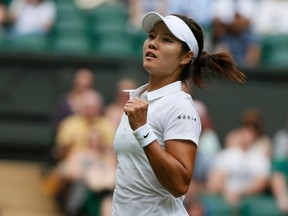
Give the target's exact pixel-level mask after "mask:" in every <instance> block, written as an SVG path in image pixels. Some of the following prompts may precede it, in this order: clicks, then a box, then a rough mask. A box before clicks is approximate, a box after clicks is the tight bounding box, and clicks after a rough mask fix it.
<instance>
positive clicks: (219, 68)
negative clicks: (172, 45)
mask: <svg viewBox="0 0 288 216" xmlns="http://www.w3.org/2000/svg"><path fill="white" fill-rule="evenodd" d="M174 16H177V17H179V18H180V19H182V20H183V21H184V22H185V23H186V24H187V25H188V26H189V28H190V29H191V31H192V32H193V34H194V36H195V38H196V40H197V43H198V47H199V54H198V57H197V58H195V59H194V62H193V63H191V64H187V65H186V66H185V68H184V70H183V71H182V73H181V75H180V80H181V81H182V82H184V81H185V80H187V79H188V78H189V74H190V72H192V79H193V82H194V84H195V85H197V86H198V87H200V88H203V87H206V82H205V80H204V78H205V77H208V78H210V77H213V76H214V75H216V76H217V75H218V76H220V77H223V78H225V79H228V80H233V81H236V82H240V83H244V82H245V81H246V76H245V75H244V74H243V73H242V72H241V71H239V70H237V68H236V65H235V64H234V60H233V58H232V57H231V55H230V54H228V53H217V54H208V52H206V51H204V50H203V47H204V36H203V32H202V29H201V27H200V26H199V25H198V24H197V23H196V22H195V21H194V20H192V19H190V18H188V17H186V16H183V15H179V14H174ZM184 44H185V45H184V50H185V52H188V51H189V50H190V49H189V47H188V45H187V44H186V43H184Z"/></svg>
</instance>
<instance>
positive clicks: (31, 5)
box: [8, 0, 56, 37]
mask: <svg viewBox="0 0 288 216" xmlns="http://www.w3.org/2000/svg"><path fill="white" fill-rule="evenodd" d="M55 15H56V8H55V5H54V2H53V1H51V0H13V1H12V2H11V4H10V6H9V8H8V17H9V22H10V23H11V31H10V34H11V36H12V37H14V36H21V35H27V34H46V33H47V32H49V31H50V29H51V27H52V25H53V23H54V20H55Z"/></svg>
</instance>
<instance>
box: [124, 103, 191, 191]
mask: <svg viewBox="0 0 288 216" xmlns="http://www.w3.org/2000/svg"><path fill="white" fill-rule="evenodd" d="M147 110H148V103H147V102H146V101H144V100H141V99H139V98H135V99H132V100H129V101H128V102H127V103H126V105H125V107H124V111H125V113H126V115H127V116H128V119H129V124H130V126H131V128H132V130H133V131H135V130H136V129H138V128H140V127H141V126H143V125H145V124H146V123H147ZM143 149H144V151H145V154H146V156H147V158H148V160H149V162H150V165H151V167H152V169H153V171H154V173H155V175H156V177H157V179H158V181H159V182H160V184H161V185H162V186H163V187H164V188H166V190H168V191H169V192H170V193H171V194H172V195H173V196H175V197H180V196H182V195H184V194H185V193H186V192H187V190H188V188H189V184H190V181H191V178H192V174H193V168H194V161H195V157H196V151H197V145H196V144H195V143H193V142H192V141H190V140H178V139H177V140H176V139H175V140H167V141H165V149H163V148H162V147H161V145H160V144H159V142H158V141H157V140H154V141H153V142H152V143H150V144H149V145H146V146H145V147H144V148H143Z"/></svg>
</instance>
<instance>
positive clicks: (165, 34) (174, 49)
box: [143, 22, 192, 81]
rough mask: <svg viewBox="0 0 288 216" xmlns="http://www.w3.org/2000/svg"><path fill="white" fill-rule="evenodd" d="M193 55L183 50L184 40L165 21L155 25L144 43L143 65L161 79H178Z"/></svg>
mask: <svg viewBox="0 0 288 216" xmlns="http://www.w3.org/2000/svg"><path fill="white" fill-rule="evenodd" d="M189 53H190V54H189ZM191 57H192V56H191V52H188V53H184V52H183V44H182V42H181V41H180V40H178V39H177V38H176V37H175V36H174V35H172V33H171V32H170V31H169V29H168V28H167V27H166V25H165V24H164V23H163V22H158V23H157V24H156V25H155V26H154V28H153V29H152V30H151V31H150V32H149V36H148V39H147V40H146V41H145V43H144V47H143V67H144V68H145V69H146V70H147V71H148V72H149V73H150V75H151V76H152V77H158V78H161V80H163V78H164V80H165V79H173V80H172V81H175V80H177V79H178V76H179V74H180V73H181V71H182V69H183V67H184V66H185V64H187V63H188V62H189V61H190V60H191Z"/></svg>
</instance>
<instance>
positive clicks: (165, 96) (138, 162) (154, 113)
mask: <svg viewBox="0 0 288 216" xmlns="http://www.w3.org/2000/svg"><path fill="white" fill-rule="evenodd" d="M146 86H147V85H144V86H141V87H140V88H138V89H136V90H131V91H130V97H140V95H139V94H141V93H142V92H144V91H145V90H146ZM143 97H144V98H145V99H146V100H147V101H148V103H149V107H148V114H147V122H148V123H149V124H150V126H151V127H152V129H153V131H154V133H155V135H156V136H157V140H158V142H159V143H160V145H161V146H162V147H163V148H165V143H164V141H165V140H171V139H185V140H192V141H193V142H194V143H195V144H196V145H198V141H199V136H200V132H201V123H200V118H199V116H198V114H197V112H196V111H195V109H194V106H193V100H192V98H191V96H190V95H189V94H186V93H185V92H183V91H182V89H181V82H180V81H177V82H175V83H172V84H170V85H167V86H165V87H163V88H160V89H158V90H155V91H151V92H147V93H146V92H145V93H144V95H142V98H143ZM114 148H115V151H116V154H117V159H118V166H117V170H116V185H115V191H114V195H113V207H112V215H113V216H150V215H151V216H172V215H173V216H187V215H188V214H187V212H186V210H185V208H184V206H183V202H182V201H183V199H184V196H183V197H180V198H175V197H174V196H173V195H172V194H170V193H169V192H168V191H167V190H166V189H164V188H163V187H162V186H161V185H160V183H159V182H158V180H157V178H156V176H155V174H154V173H153V170H152V168H151V166H150V164H149V161H148V159H147V158H146V155H145V153H144V150H143V149H142V148H141V147H140V146H139V144H138V142H137V140H136V139H135V137H134V135H133V133H132V129H131V128H130V125H129V123H128V118H127V116H126V115H125V114H123V116H122V119H121V122H120V125H119V127H118V129H117V131H116V134H115V141H114Z"/></svg>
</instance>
